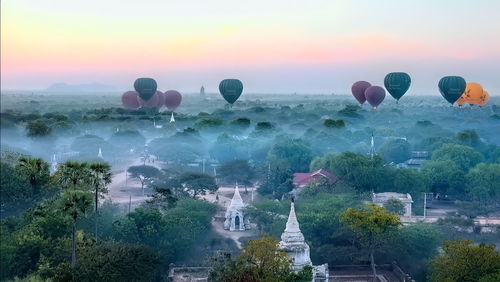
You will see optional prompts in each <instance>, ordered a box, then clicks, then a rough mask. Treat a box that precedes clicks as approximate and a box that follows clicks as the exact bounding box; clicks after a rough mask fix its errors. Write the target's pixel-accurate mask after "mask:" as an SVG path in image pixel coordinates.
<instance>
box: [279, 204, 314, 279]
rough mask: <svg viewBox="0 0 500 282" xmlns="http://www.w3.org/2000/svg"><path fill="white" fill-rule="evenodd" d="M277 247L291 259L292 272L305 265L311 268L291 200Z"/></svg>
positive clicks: (307, 251) (308, 252)
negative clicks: (283, 230)
mask: <svg viewBox="0 0 500 282" xmlns="http://www.w3.org/2000/svg"><path fill="white" fill-rule="evenodd" d="M279 246H280V249H282V250H284V251H285V252H287V253H288V256H289V257H290V259H292V269H293V270H294V271H299V270H301V269H302V268H303V267H304V266H306V265H311V266H312V263H311V257H310V249H309V245H308V244H307V243H306V242H305V240H304V235H303V234H302V232H301V231H300V227H299V222H298V221H297V217H296V216H295V203H294V202H293V200H292V203H291V206H290V215H289V216H288V221H287V222H286V228H285V232H283V234H281V241H280V245H279Z"/></svg>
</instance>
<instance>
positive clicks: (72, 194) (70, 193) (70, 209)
mask: <svg viewBox="0 0 500 282" xmlns="http://www.w3.org/2000/svg"><path fill="white" fill-rule="evenodd" d="M61 206H62V207H61V209H62V211H63V212H64V213H66V214H68V215H70V216H71V219H72V220H73V228H72V236H71V246H72V254H71V265H72V266H73V267H74V266H75V265H76V238H75V234H76V221H77V219H78V217H79V215H83V214H85V212H86V211H87V210H88V209H89V208H90V207H91V206H92V196H91V195H90V194H89V193H88V192H86V191H81V190H66V191H65V192H64V194H63V196H62V198H61Z"/></svg>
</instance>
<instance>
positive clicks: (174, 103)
mask: <svg viewBox="0 0 500 282" xmlns="http://www.w3.org/2000/svg"><path fill="white" fill-rule="evenodd" d="M181 101H182V95H181V93H179V92H178V91H175V90H168V91H167V92H165V106H167V108H168V109H169V110H171V111H175V109H177V107H179V105H180V104H181Z"/></svg>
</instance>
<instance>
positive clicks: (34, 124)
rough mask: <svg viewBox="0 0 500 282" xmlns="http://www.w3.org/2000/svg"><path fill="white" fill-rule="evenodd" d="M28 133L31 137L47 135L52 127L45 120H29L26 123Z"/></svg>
mask: <svg viewBox="0 0 500 282" xmlns="http://www.w3.org/2000/svg"><path fill="white" fill-rule="evenodd" d="M26 131H27V135H28V136H30V137H40V136H47V135H49V134H50V132H51V131H52V128H51V127H50V126H48V125H47V124H46V123H45V122H44V121H43V120H39V119H37V120H34V121H30V122H28V124H27V125H26Z"/></svg>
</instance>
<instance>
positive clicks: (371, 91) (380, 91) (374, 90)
mask: <svg viewBox="0 0 500 282" xmlns="http://www.w3.org/2000/svg"><path fill="white" fill-rule="evenodd" d="M365 97H366V101H368V103H370V105H372V107H373V108H374V109H376V108H377V107H378V105H380V103H382V101H384V99H385V90H384V88H382V87H380V86H370V87H368V88H367V89H366V90H365Z"/></svg>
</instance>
